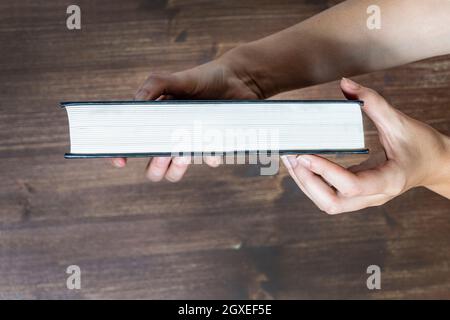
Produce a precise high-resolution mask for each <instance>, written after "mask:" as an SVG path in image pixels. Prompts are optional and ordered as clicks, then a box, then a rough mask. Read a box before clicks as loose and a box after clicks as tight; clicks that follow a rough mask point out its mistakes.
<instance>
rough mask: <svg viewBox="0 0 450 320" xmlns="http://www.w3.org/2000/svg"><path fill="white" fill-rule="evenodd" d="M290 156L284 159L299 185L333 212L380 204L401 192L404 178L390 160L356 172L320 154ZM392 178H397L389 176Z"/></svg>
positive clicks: (309, 195)
mask: <svg viewBox="0 0 450 320" xmlns="http://www.w3.org/2000/svg"><path fill="white" fill-rule="evenodd" d="M287 159H288V160H289V162H288V163H287V161H286V160H285V159H283V161H284V162H285V164H286V166H287V167H288V170H289V173H290V174H291V176H292V177H293V178H294V180H295V181H296V183H297V184H298V185H299V187H300V188H301V189H302V190H304V192H305V194H306V195H307V196H308V197H309V198H310V199H311V200H312V201H313V202H314V203H315V204H316V205H317V206H318V207H319V208H320V209H321V210H323V211H325V212H327V213H329V214H337V213H341V212H349V211H355V210H359V209H362V208H365V207H369V206H375V205H380V204H383V203H385V202H386V201H388V200H389V199H391V198H392V197H393V195H395V194H398V193H399V192H400V191H399V189H397V187H395V186H396V183H395V181H401V179H398V177H396V176H395V170H393V169H391V168H389V167H390V166H392V163H390V162H387V163H386V164H385V165H383V166H382V167H380V168H375V169H371V170H366V171H362V172H359V173H357V174H354V173H352V172H350V171H348V170H346V169H345V168H343V167H341V166H339V165H337V164H335V163H333V162H331V161H329V160H327V159H324V158H321V157H318V156H313V155H302V156H298V157H295V156H289V157H288V158H287ZM388 178H391V179H393V181H390V180H386V179H388ZM327 182H328V183H329V184H331V185H332V186H333V187H335V188H336V190H334V189H333V188H332V187H330V185H328V183H327ZM393 188H394V189H393Z"/></svg>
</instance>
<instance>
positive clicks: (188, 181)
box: [0, 0, 450, 299]
mask: <svg viewBox="0 0 450 320" xmlns="http://www.w3.org/2000/svg"><path fill="white" fill-rule="evenodd" d="M337 2H339V1H307V0H304V1H299V0H282V1H269V0H264V1H257V0H227V1H225V0H224V1H194V0H190V1H188V0H184V1H183V0H168V1H163V0H155V1H144V0H134V1H120V0H114V1H106V0H102V1H87V0H83V1H77V4H78V5H80V7H81V10H82V30H80V31H68V30H67V29H66V8H67V6H68V5H69V4H72V1H31V0H21V1H2V2H0V178H1V183H0V298H1V299H22V298H86V299H92V298H102V299H107V298H126V299H134V298H152V299H166V298H173V299H176V298H191V299H196V298H208V299H210V298H225V299H228V298H244V299H247V298H250V299H253V298H275V299H283V298H288V299H297V298H450V250H449V249H450V202H449V201H448V200H446V199H444V198H442V197H440V196H437V195H435V194H433V193H432V192H430V191H427V190H425V189H416V190H411V191H409V192H407V193H406V194H404V195H402V196H400V197H398V198H396V199H395V200H393V201H391V202H390V203H388V204H386V205H384V206H381V207H376V208H370V209H366V210H362V211H360V212H357V213H353V214H344V215H338V216H328V215H326V214H323V213H321V212H320V211H319V210H318V209H317V208H315V206H314V205H313V203H312V202H311V201H310V200H309V199H308V198H306V197H305V195H303V194H302V192H301V191H300V190H298V188H297V187H296V185H295V184H294V182H293V181H292V180H291V179H290V178H289V176H288V175H287V173H286V171H285V170H284V168H282V169H281V172H280V173H279V174H278V175H276V176H272V177H264V176H260V175H259V174H258V173H259V169H258V167H256V166H250V165H236V166H231V165H227V166H222V167H221V168H218V169H211V168H208V167H206V166H200V165H197V166H193V167H192V168H191V169H190V170H189V172H188V174H187V176H186V177H185V179H184V180H183V181H182V182H180V183H178V184H171V183H168V182H162V183H159V184H154V183H150V182H148V181H146V179H145V177H144V174H143V170H144V167H145V161H144V160H142V159H141V160H131V161H129V166H128V167H127V168H126V169H124V170H117V169H114V168H112V167H110V166H109V165H108V164H107V163H105V161H103V160H86V161H81V160H64V159H63V154H64V152H66V151H67V150H68V143H69V136H68V126H67V119H66V114H65V112H64V111H63V110H61V109H60V108H59V106H58V102H59V101H63V100H101V99H105V100H112V99H130V98H132V96H133V93H134V92H135V90H136V89H137V87H138V86H139V84H140V83H141V82H142V81H143V80H144V79H145V78H146V76H147V75H148V73H149V72H151V71H165V72H171V71H177V70H182V69H185V68H188V67H192V66H195V65H197V64H200V63H203V62H206V61H209V60H211V59H213V58H214V57H216V56H218V55H220V54H221V53H223V52H224V51H226V50H227V49H229V48H232V47H233V46H235V45H237V44H239V43H242V42H247V41H250V40H254V39H257V38H260V37H262V36H265V35H268V34H270V33H273V32H275V31H278V30H281V29H283V28H285V27H287V26H290V25H292V24H295V23H297V22H299V21H301V20H304V19H306V18H308V17H310V16H312V15H314V14H315V13H318V12H320V11H322V10H324V9H326V8H328V7H329V6H331V5H333V4H335V3H337ZM358 80H360V81H361V82H362V83H364V84H365V85H367V86H370V87H373V88H375V89H376V90H379V91H380V92H381V93H382V94H383V95H385V96H386V97H388V98H389V100H390V101H391V102H392V103H393V104H394V105H395V106H397V107H398V108H399V109H401V110H402V111H403V112H405V113H407V114H409V115H411V116H413V117H415V118H417V119H420V120H422V121H426V122H427V123H429V124H431V125H433V126H434V127H435V128H437V129H438V130H441V131H442V132H445V133H447V134H450V90H449V86H450V56H447V57H441V58H435V59H431V60H427V61H422V62H418V63H414V64H411V65H408V66H403V67H400V68H396V69H393V70H389V71H384V72H377V73H374V74H371V75H366V76H361V77H358ZM282 97H284V98H294V97H296V98H340V97H341V96H340V93H339V90H338V87H337V83H330V84H326V85H321V86H316V87H313V88H308V89H303V90H299V91H295V92H290V93H287V94H284V95H282ZM367 141H368V142H369V147H371V148H375V147H376V141H377V138H376V132H375V131H374V129H373V126H371V125H370V124H368V125H367ZM339 160H340V161H343V162H345V161H356V160H358V159H355V158H346V159H339ZM436 170H439V168H436ZM72 264H75V265H79V266H80V268H81V271H82V284H81V285H82V289H81V290H72V291H71V290H68V289H66V277H67V274H66V273H65V271H66V267H67V266H69V265H72ZM372 264H376V265H379V266H380V267H381V268H382V289H381V290H378V291H370V290H368V289H367V287H366V278H367V276H368V275H367V274H366V268H367V266H369V265H372Z"/></svg>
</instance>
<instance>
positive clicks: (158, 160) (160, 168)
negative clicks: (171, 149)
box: [146, 157, 172, 182]
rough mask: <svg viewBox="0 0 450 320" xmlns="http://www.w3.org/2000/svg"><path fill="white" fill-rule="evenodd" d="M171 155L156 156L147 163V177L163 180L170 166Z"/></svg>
mask: <svg viewBox="0 0 450 320" xmlns="http://www.w3.org/2000/svg"><path fill="white" fill-rule="evenodd" d="M171 161H172V158H171V157H155V158H153V159H151V160H150V161H149V163H148V165H147V172H146V175H147V178H148V179H149V180H151V181H153V182H158V181H161V180H162V179H163V178H164V176H165V174H166V172H167V169H168V168H169V165H170V162H171Z"/></svg>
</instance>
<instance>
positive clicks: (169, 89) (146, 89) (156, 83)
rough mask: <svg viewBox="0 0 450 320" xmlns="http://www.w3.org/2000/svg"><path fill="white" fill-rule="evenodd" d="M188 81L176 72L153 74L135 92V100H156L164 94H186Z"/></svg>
mask: <svg viewBox="0 0 450 320" xmlns="http://www.w3.org/2000/svg"><path fill="white" fill-rule="evenodd" d="M188 89H189V88H188V83H186V81H183V80H182V79H181V77H179V76H176V75H175V74H151V75H150V76H149V77H148V78H147V80H145V82H144V83H143V84H142V86H141V87H140V88H139V90H138V91H137V92H136V94H135V97H134V98H135V100H154V99H157V98H159V97H160V96H163V95H174V96H184V95H186V92H187V91H188Z"/></svg>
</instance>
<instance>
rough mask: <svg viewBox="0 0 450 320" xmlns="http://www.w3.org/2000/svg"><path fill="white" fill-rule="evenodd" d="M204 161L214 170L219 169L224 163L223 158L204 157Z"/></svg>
mask: <svg viewBox="0 0 450 320" xmlns="http://www.w3.org/2000/svg"><path fill="white" fill-rule="evenodd" d="M203 160H204V161H205V163H206V164H207V165H208V166H210V167H213V168H217V167H218V166H220V164H221V163H222V158H221V157H214V156H204V157H203Z"/></svg>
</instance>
